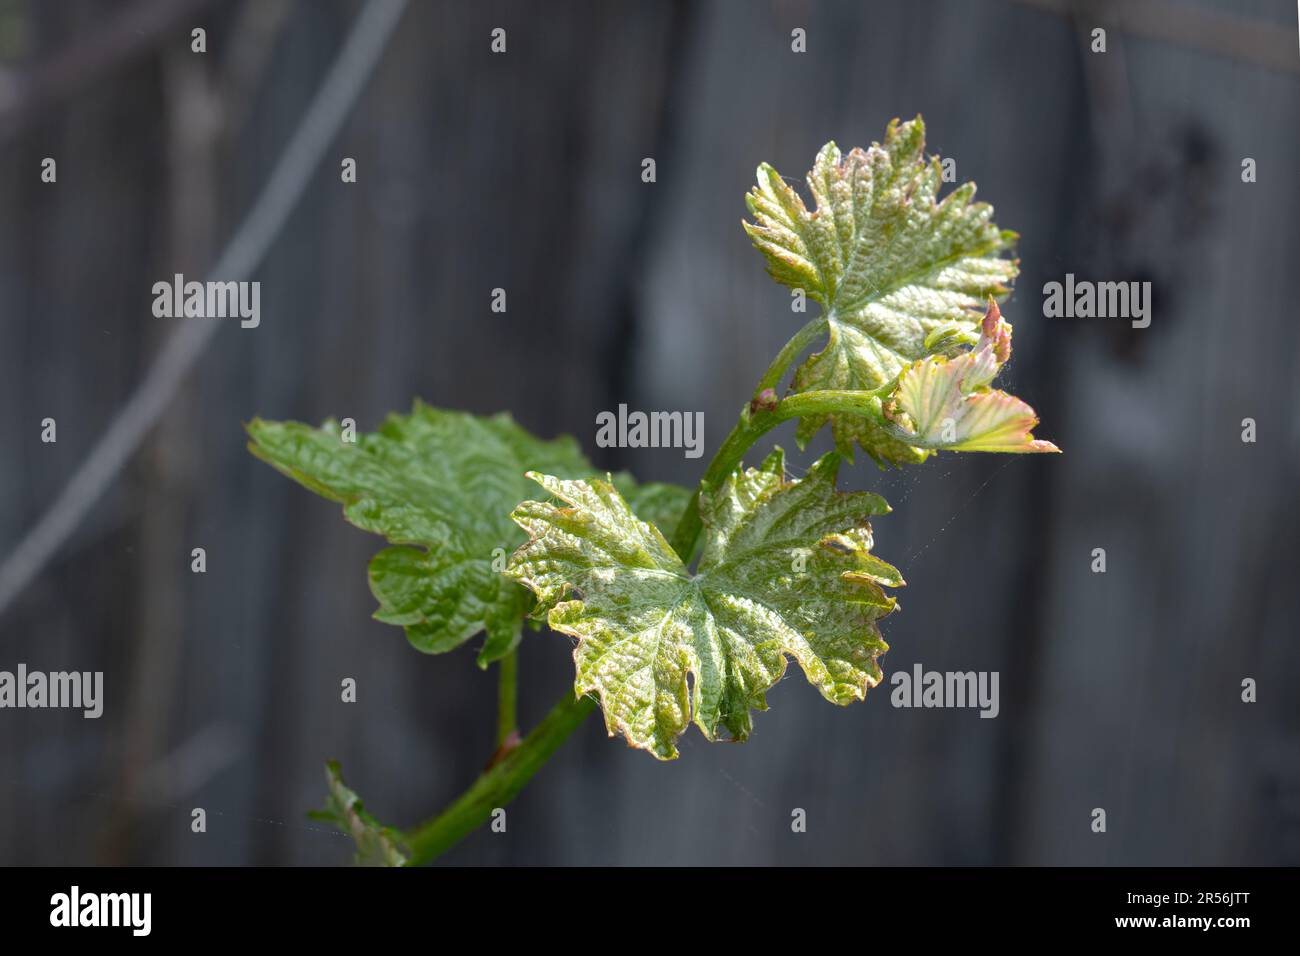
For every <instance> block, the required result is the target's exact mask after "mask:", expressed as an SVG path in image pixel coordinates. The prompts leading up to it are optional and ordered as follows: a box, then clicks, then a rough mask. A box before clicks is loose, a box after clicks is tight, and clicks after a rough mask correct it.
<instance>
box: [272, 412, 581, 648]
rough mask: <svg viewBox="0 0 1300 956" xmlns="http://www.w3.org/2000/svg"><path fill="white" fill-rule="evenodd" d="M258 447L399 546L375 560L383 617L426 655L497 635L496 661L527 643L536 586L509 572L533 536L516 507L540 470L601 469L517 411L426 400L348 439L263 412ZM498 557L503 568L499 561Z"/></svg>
mask: <svg viewBox="0 0 1300 956" xmlns="http://www.w3.org/2000/svg"><path fill="white" fill-rule="evenodd" d="M248 433H249V435H250V436H251V438H252V442H251V443H250V444H249V448H250V450H251V451H252V452H253V454H255V455H256V456H258V457H259V458H261V459H263V460H264V461H266V462H268V463H269V464H271V465H272V466H273V467H275V468H276V469H278V470H279V471H281V472H283V473H284V474H286V475H288V476H289V477H290V478H293V479H294V480H295V481H298V482H299V483H301V484H302V485H303V486H305V487H307V488H309V489H311V490H312V491H315V492H316V493H317V494H320V495H323V496H325V497H326V498H329V499H330V500H332V501H338V502H341V503H342V504H343V514H344V516H345V517H346V518H347V520H348V521H350V522H352V523H353V524H355V525H356V526H357V527H359V528H363V529H365V530H366V531H373V532H375V533H376V534H380V535H383V536H384V537H385V538H387V539H388V541H389V542H390V543H391V544H392V545H394V547H389V548H385V549H384V550H382V551H380V552H379V553H378V554H376V555H375V556H374V558H373V559H372V560H371V562H370V589H371V591H372V592H373V594H374V596H375V598H376V600H377V601H378V602H379V609H378V610H377V611H376V612H375V617H376V618H377V619H378V620H380V621H384V622H386V623H388V624H395V625H399V626H401V627H403V628H405V630H406V636H407V638H408V639H409V640H410V642H411V644H412V645H413V646H414V647H415V648H417V649H418V650H421V651H424V652H426V653H430V654H438V653H442V652H445V651H450V650H453V649H454V648H457V647H459V646H460V645H461V644H463V643H465V642H466V641H467V640H469V639H470V638H471V637H473V636H474V635H475V634H478V633H479V632H480V631H484V630H486V632H487V639H486V641H485V642H484V644H483V647H482V649H481V651H480V653H479V657H478V660H479V664H480V666H484V667H486V666H487V665H488V664H489V663H490V662H491V661H494V660H497V659H499V658H501V657H503V656H505V655H506V654H507V653H509V652H510V651H511V650H513V649H514V647H515V645H516V644H517V643H518V641H519V636H520V633H521V625H522V621H523V618H524V615H525V614H526V613H527V612H528V610H529V608H530V607H531V605H532V598H531V596H530V595H529V593H528V591H527V590H526V589H524V588H522V587H520V586H519V585H517V584H515V583H514V582H512V581H510V580H507V579H506V578H504V577H502V576H501V574H500V573H499V572H500V570H501V568H502V567H504V564H505V556H506V555H508V554H509V553H510V552H511V551H513V550H514V548H515V547H516V546H517V545H518V544H519V542H520V541H521V540H523V536H522V535H521V534H520V533H519V529H518V528H516V527H515V526H514V525H513V524H512V523H511V521H510V517H509V516H510V511H511V509H512V508H514V506H515V505H517V504H518V503H519V502H520V501H522V500H524V499H525V498H527V497H528V496H529V495H530V494H531V493H532V489H533V488H534V485H533V484H532V483H531V482H529V481H528V480H527V479H526V478H525V477H524V473H525V472H526V471H527V470H529V469H540V470H544V471H548V472H554V473H555V474H561V475H566V476H570V477H580V476H585V475H589V474H590V473H591V466H590V465H589V464H588V463H587V461H586V459H585V458H584V457H583V455H582V452H581V451H580V450H579V448H578V445H577V443H576V442H575V441H574V440H573V439H572V438H569V437H567V436H566V437H563V438H558V439H556V440H554V441H541V440H539V439H537V438H534V437H533V436H532V435H530V434H529V433H528V432H526V431H525V430H524V429H522V428H520V427H519V426H518V425H516V424H515V423H514V421H513V420H512V419H511V418H510V416H509V415H506V414H500V415H495V416H492V417H490V418H485V417H480V416H475V415H470V414H467V413H464V412H451V411H443V410H440V409H436V408H431V407H429V406H427V405H424V404H421V403H418V402H417V403H416V405H415V408H414V410H413V411H412V412H411V414H409V415H390V416H389V417H388V419H387V420H386V421H385V422H384V423H383V425H382V426H381V427H380V429H379V430H378V431H377V432H373V433H368V434H358V435H357V436H356V441H355V443H349V442H345V441H343V440H342V435H341V431H340V428H339V425H338V423H337V422H334V421H329V422H326V423H325V424H324V425H323V426H321V427H320V428H312V427H311V426H309V425H304V424H301V423H299V422H268V421H263V420H261V419H255V420H254V421H252V422H251V423H250V424H249V425H248ZM494 562H495V566H494Z"/></svg>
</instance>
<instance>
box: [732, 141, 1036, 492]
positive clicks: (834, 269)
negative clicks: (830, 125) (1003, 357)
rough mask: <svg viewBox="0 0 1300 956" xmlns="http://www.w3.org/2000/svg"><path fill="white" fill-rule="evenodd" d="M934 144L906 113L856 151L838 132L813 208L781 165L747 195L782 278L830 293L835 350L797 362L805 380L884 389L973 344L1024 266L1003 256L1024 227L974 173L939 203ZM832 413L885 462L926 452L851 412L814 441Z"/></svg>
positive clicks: (811, 426) (841, 435)
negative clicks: (839, 142)
mask: <svg viewBox="0 0 1300 956" xmlns="http://www.w3.org/2000/svg"><path fill="white" fill-rule="evenodd" d="M924 151H925V125H924V123H923V122H922V120H921V118H920V117H919V116H918V117H917V118H916V119H914V120H911V121H910V122H907V123H903V124H901V125H900V124H899V122H898V121H897V120H894V121H893V122H891V123H890V125H889V128H888V130H887V131H886V134H885V141H884V143H883V144H880V143H877V144H873V145H872V146H871V147H870V148H869V149H866V150H862V149H854V150H852V151H851V152H850V153H849V154H848V155H847V156H843V155H841V153H840V151H839V149H838V147H836V145H835V144H834V143H827V144H826V145H825V146H823V147H822V149H821V151H820V152H819V153H818V154H817V159H816V161H815V163H814V164H813V169H812V171H811V172H810V173H809V174H808V186H809V188H810V189H811V191H812V196H813V199H814V200H815V202H816V209H815V210H813V211H809V210H808V209H807V207H805V205H804V202H803V199H802V198H800V196H799V194H798V193H797V192H795V191H794V190H793V189H792V188H790V186H788V185H787V184H786V183H785V181H784V180H783V179H782V178H781V177H780V175H778V174H777V172H776V170H775V169H773V168H772V167H771V166H769V165H767V164H766V163H765V164H763V165H762V166H760V167H759V168H758V185H757V186H756V187H755V188H754V189H752V190H751V191H750V193H749V194H748V196H747V197H746V202H747V204H748V206H749V210H750V212H751V213H752V214H753V216H754V219H755V222H754V223H752V224H751V223H748V222H747V223H744V227H745V231H746V232H747V233H748V234H749V236H750V239H751V240H752V241H753V243H754V246H755V247H756V248H757V249H758V250H759V251H761V252H762V253H763V255H764V256H765V257H766V259H767V268H768V272H769V273H770V274H771V275H772V277H773V278H775V279H776V280H777V281H778V282H781V283H783V284H785V285H787V286H790V287H791V288H796V289H803V290H804V291H805V292H806V294H807V295H808V296H809V297H811V298H813V299H815V300H816V301H818V302H820V303H821V305H822V307H823V309H824V311H825V315H826V321H827V325H828V333H829V338H828V341H827V344H826V347H825V348H824V349H823V350H822V351H820V352H818V353H816V354H814V355H812V356H811V357H810V358H808V360H807V361H806V362H804V364H803V365H802V366H801V367H800V368H799V369H798V370H797V372H796V373H795V377H794V385H793V387H794V390H795V391H797V392H803V391H809V390H814V389H860V390H872V389H877V388H880V387H882V386H884V385H886V384H888V383H889V382H891V381H893V379H894V378H895V377H896V376H897V375H898V374H899V373H900V372H901V371H902V370H903V368H904V367H905V366H907V365H909V364H911V363H912V362H914V361H916V360H918V359H921V358H924V357H925V356H926V355H930V354H933V353H935V352H936V351H940V352H944V353H946V352H947V351H949V350H951V349H952V348H954V347H955V346H956V345H959V344H961V343H962V342H963V341H964V342H965V343H966V344H969V343H970V342H971V341H973V340H974V338H975V335H974V332H975V330H976V329H977V327H978V323H979V317H980V314H981V312H982V310H983V306H984V303H985V302H986V301H987V300H988V298H989V297H990V296H1001V295H1004V294H1005V293H1007V292H1008V291H1010V288H1009V284H1010V283H1011V281H1012V280H1013V279H1014V278H1015V276H1016V273H1017V272H1018V268H1019V267H1018V264H1017V262H1016V261H1015V260H1014V259H1007V258H1003V257H1002V255H1001V253H1003V252H1004V251H1006V250H1008V249H1010V247H1011V246H1012V244H1013V243H1014V241H1015V239H1016V238H1017V237H1016V235H1015V233H1013V232H1009V231H1004V230H1000V229H998V227H997V226H996V225H994V224H993V221H992V217H993V208H992V207H991V206H989V205H988V204H987V203H982V202H975V201H974V196H975V184H974V183H970V182H967V183H964V184H962V185H961V186H958V187H957V188H956V189H955V190H953V191H952V192H951V193H950V194H949V195H948V196H946V197H945V198H944V199H943V200H942V201H936V199H937V196H938V193H939V191H940V187H941V185H942V179H943V171H942V167H941V165H940V162H939V159H938V157H931V158H930V159H929V160H928V161H927V160H926V159H925V154H924ZM828 418H831V419H832V421H831V428H832V432H833V434H834V437H835V443H836V446H837V447H838V449H839V450H840V451H841V452H842V453H844V454H845V455H847V456H850V457H851V456H852V453H853V446H854V443H857V444H858V445H860V446H861V447H862V448H863V449H864V450H865V451H866V452H867V453H868V454H869V455H871V457H872V458H874V459H875V460H876V461H877V463H880V464H882V466H883V463H885V462H894V463H898V464H901V463H907V462H917V461H921V460H924V458H925V457H926V455H927V451H926V450H925V449H919V448H914V447H911V446H909V445H907V444H906V443H904V442H902V441H899V440H898V439H897V438H896V437H895V436H893V435H890V434H889V433H888V431H887V430H886V429H884V428H883V427H881V426H880V425H879V424H878V423H877V422H875V421H874V420H872V419H870V418H866V417H859V416H851V415H844V416H825V415H822V416H810V417H808V418H805V419H802V420H801V421H800V423H799V426H798V430H797V432H796V437H797V439H798V441H799V444H800V446H801V447H802V446H804V445H806V444H807V443H808V441H810V440H811V439H812V437H813V436H814V435H815V434H816V433H817V432H818V431H819V430H820V429H821V427H822V426H823V425H824V424H825V423H826V421H827V420H828Z"/></svg>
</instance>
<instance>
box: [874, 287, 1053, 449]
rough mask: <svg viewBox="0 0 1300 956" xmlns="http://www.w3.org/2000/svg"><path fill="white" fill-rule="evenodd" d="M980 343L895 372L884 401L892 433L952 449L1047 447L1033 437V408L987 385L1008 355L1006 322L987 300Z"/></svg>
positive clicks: (917, 442)
mask: <svg viewBox="0 0 1300 956" xmlns="http://www.w3.org/2000/svg"><path fill="white" fill-rule="evenodd" d="M981 328H982V334H981V336H980V340H979V344H978V345H976V347H975V348H974V349H973V350H972V351H969V352H965V353H963V354H961V355H958V356H956V357H955V358H951V359H947V358H941V357H938V356H931V357H929V358H923V359H921V360H920V361H918V362H916V363H914V364H913V365H910V366H909V367H908V368H906V369H905V370H904V371H903V374H902V375H900V376H899V379H898V386H897V388H896V389H895V391H894V393H893V395H892V396H891V397H890V399H889V400H888V401H886V402H885V404H884V412H885V416H886V417H887V418H888V419H890V420H892V421H893V422H894V427H893V428H892V429H891V431H892V432H893V434H894V435H895V436H896V437H898V438H899V439H900V440H901V441H904V442H906V443H907V444H909V445H915V446H919V447H922V448H947V449H951V450H953V451H995V452H1052V451H1060V449H1059V448H1057V447H1056V446H1055V445H1053V444H1052V443H1051V442H1049V441H1041V440H1038V439H1035V438H1034V436H1033V435H1031V434H1030V430H1031V429H1032V428H1033V427H1034V426H1035V425H1037V424H1038V418H1037V416H1036V415H1035V414H1034V410H1033V409H1032V408H1030V407H1029V406H1028V405H1026V404H1025V403H1024V402H1022V401H1021V400H1020V399H1018V398H1016V397H1015V396H1014V395H1008V394H1007V393H1006V392H999V391H996V390H994V389H990V388H989V387H988V384H989V382H991V381H993V378H994V377H995V376H996V375H997V373H998V370H999V369H1000V368H1001V367H1002V366H1003V364H1005V363H1006V361H1007V360H1008V359H1009V358H1010V357H1011V324H1010V323H1009V322H1007V321H1005V320H1004V319H1003V318H1002V313H1001V312H1000V311H999V309H998V305H997V303H996V302H993V301H992V300H990V301H989V307H988V312H987V313H985V316H984V321H983V323H982V325H981Z"/></svg>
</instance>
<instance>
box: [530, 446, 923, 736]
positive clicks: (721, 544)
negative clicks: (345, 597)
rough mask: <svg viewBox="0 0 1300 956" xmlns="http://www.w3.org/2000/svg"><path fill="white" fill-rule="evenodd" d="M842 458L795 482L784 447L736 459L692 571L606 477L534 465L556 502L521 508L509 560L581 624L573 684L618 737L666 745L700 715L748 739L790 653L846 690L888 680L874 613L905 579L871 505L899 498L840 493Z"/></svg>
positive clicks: (711, 506) (825, 682)
mask: <svg viewBox="0 0 1300 956" xmlns="http://www.w3.org/2000/svg"><path fill="white" fill-rule="evenodd" d="M838 467H839V456H838V455H837V454H835V453H831V454H829V455H827V456H824V457H823V458H822V459H821V460H819V461H818V462H817V463H816V464H815V465H814V466H813V468H812V469H811V470H810V471H809V473H808V475H807V476H806V477H805V478H803V479H800V480H791V479H788V478H787V477H786V475H785V468H784V458H783V455H782V453H781V451H780V449H777V451H775V452H774V453H773V454H772V455H771V456H769V457H768V458H767V460H766V461H764V462H763V464H762V466H761V467H759V468H750V469H745V470H739V469H738V470H737V471H736V472H735V473H733V474H732V475H731V476H730V477H729V478H728V479H727V481H726V482H724V483H723V485H722V486H721V487H720V488H719V489H718V491H717V492H716V493H714V494H712V495H708V496H706V497H705V498H704V499H702V501H701V510H700V513H701V517H702V519H703V522H704V535H705V538H704V548H703V552H702V554H701V557H700V561H699V566H698V569H697V571H696V573H694V574H692V573H691V572H690V570H689V569H688V568H687V567H686V566H685V565H684V564H683V563H682V561H681V560H680V558H678V556H677V554H676V553H675V552H674V551H673V549H672V548H671V547H670V546H669V545H668V542H667V541H666V540H665V539H664V536H663V534H662V533H661V532H660V530H659V529H658V528H657V527H655V526H654V525H652V524H649V523H647V522H646V521H643V520H641V518H640V517H639V516H638V515H637V514H636V513H634V511H633V510H632V508H631V507H629V505H628V503H627V501H626V500H625V499H624V498H623V496H622V495H620V494H619V493H618V491H617V489H615V488H614V487H613V486H612V485H611V484H610V483H608V482H606V481H600V480H592V481H571V480H564V479H561V478H557V477H553V476H550V475H541V474H538V475H534V476H533V477H534V478H535V480H536V481H537V482H538V483H539V484H540V485H541V486H542V487H543V488H545V489H546V490H547V491H548V492H549V493H550V494H551V495H553V496H554V498H556V499H559V502H558V503H557V502H554V501H526V502H524V503H523V504H521V505H520V506H519V507H518V508H517V509H516V510H515V513H514V519H515V521H516V522H518V524H519V526H520V527H521V528H523V529H524V531H526V532H527V533H528V536H529V540H528V542H527V543H526V544H525V545H524V546H523V547H521V548H520V549H519V550H518V551H516V552H515V554H514V555H513V556H512V558H511V560H510V564H509V566H508V567H507V570H506V573H507V574H508V575H510V576H512V577H514V578H516V579H517V580H519V581H521V582H522V583H524V584H526V585H528V586H529V587H530V588H532V589H533V591H534V592H535V593H536V595H537V598H538V601H539V602H540V604H541V606H543V607H545V608H548V609H549V613H548V623H549V624H550V627H551V628H552V630H556V631H560V632H562V633H565V634H569V635H572V636H574V637H576V638H578V645H577V647H576V649H575V651H574V662H575V665H576V670H577V679H576V682H575V690H576V692H577V693H579V694H586V693H593V694H596V695H598V696H599V698H600V701H601V706H602V708H603V710H604V714H605V723H606V727H607V729H608V730H609V732H610V734H611V735H612V734H615V733H617V734H622V735H623V736H624V737H625V738H626V739H627V741H628V743H629V744H631V745H632V746H634V747H639V748H644V749H646V750H649V751H650V752H652V753H653V754H654V755H655V756H656V757H659V758H661V759H671V758H673V757H676V756H677V746H676V743H675V741H676V739H677V738H678V737H679V736H680V735H681V734H682V733H683V732H685V730H686V728H687V726H688V725H689V724H690V723H691V722H694V723H695V725H696V726H697V727H699V729H700V730H701V731H702V732H703V734H704V735H705V737H706V738H708V739H710V740H713V739H716V737H717V735H718V728H719V727H723V728H725V730H726V731H727V732H728V733H729V734H730V736H731V737H733V738H735V739H737V740H744V739H745V738H747V737H748V736H749V733H750V731H751V729H752V714H751V711H752V710H754V709H758V710H764V709H766V692H767V691H768V690H769V689H770V688H771V687H772V686H773V685H774V684H775V683H776V682H777V681H778V680H780V679H781V676H782V675H783V674H784V672H785V669H786V665H787V655H788V656H789V657H793V658H794V659H795V660H796V662H797V663H798V664H799V666H800V667H801V668H802V670H803V673H804V676H805V677H806V678H807V679H808V681H809V682H810V683H811V684H813V686H815V687H816V688H817V689H818V690H819V691H820V692H821V694H822V696H823V697H825V698H826V699H827V700H830V701H832V702H834V703H837V704H847V703H850V702H852V701H855V700H861V699H862V698H863V697H864V696H865V694H866V691H867V689H868V688H870V687H873V686H875V685H876V684H877V683H878V682H879V681H880V668H879V666H878V664H877V663H876V658H877V657H878V656H879V655H880V654H881V653H883V652H884V651H885V650H886V649H887V645H886V644H885V643H884V641H883V640H882V639H881V636H880V631H879V628H878V626H877V624H876V621H877V620H878V619H879V618H881V617H883V616H885V615H886V614H888V613H890V612H891V611H892V610H893V609H894V607H895V600H894V599H893V598H891V597H888V596H886V594H885V592H884V590H883V589H882V585H884V586H889V587H897V586H900V585H901V584H902V583H903V581H902V578H901V576H900V575H899V573H898V571H897V570H896V569H895V568H893V567H891V566H890V565H888V564H886V563H885V562H884V561H882V560H880V559H879V558H877V557H875V556H874V555H872V554H871V553H870V549H871V546H872V539H871V530H870V525H869V524H868V520H867V519H868V518H869V517H870V516H871V515H876V514H882V513H884V512H886V511H888V510H889V506H888V505H887V504H885V502H884V500H883V499H881V498H880V497H879V496H877V495H874V494H869V493H867V492H853V493H844V492H839V491H836V489H835V476H836V472H837V471H838ZM566 596H568V597H570V599H568V600H565V598H566Z"/></svg>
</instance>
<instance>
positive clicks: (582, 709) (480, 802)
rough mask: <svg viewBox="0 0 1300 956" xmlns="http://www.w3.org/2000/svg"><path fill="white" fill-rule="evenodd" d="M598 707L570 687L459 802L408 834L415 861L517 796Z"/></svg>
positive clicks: (434, 853)
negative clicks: (577, 695)
mask: <svg viewBox="0 0 1300 956" xmlns="http://www.w3.org/2000/svg"><path fill="white" fill-rule="evenodd" d="M595 707H596V701H595V699H594V698H591V697H574V695H573V693H572V691H570V692H568V693H566V694H565V696H564V698H563V699H562V700H561V701H560V702H559V703H558V704H556V705H555V707H554V708H552V709H551V712H550V713H549V714H547V715H546V718H545V719H544V720H543V721H542V722H541V723H540V724H538V725H537V727H536V728H534V729H533V732H532V733H530V734H529V735H528V736H527V737H525V738H524V739H523V741H522V742H521V743H520V744H519V746H518V747H516V748H515V749H513V750H511V751H510V752H509V753H507V754H506V755H505V756H504V757H502V758H501V760H500V761H498V762H497V763H496V764H494V765H493V766H491V767H490V768H488V769H487V770H485V771H484V772H483V773H482V774H480V775H479V778H478V779H477V780H475V781H474V783H473V784H472V785H471V786H470V788H469V789H468V790H466V791H465V792H464V793H463V794H461V795H460V797H459V798H458V799H457V800H456V802H455V803H453V804H452V805H451V806H449V807H448V808H447V809H446V810H444V811H443V812H442V813H440V814H439V815H438V816H436V817H434V818H433V819H432V820H429V821H428V822H426V823H422V824H420V825H419V826H417V827H415V828H414V829H412V830H409V831H408V832H407V833H406V834H405V838H404V841H403V842H404V843H405V844H406V849H407V850H408V853H409V857H408V859H409V863H410V865H413V866H419V865H421V864H424V863H428V862H430V861H431V860H433V859H435V858H436V857H438V856H440V855H441V854H442V853H444V852H446V851H447V850H449V849H450V848H451V847H453V846H455V845H456V844H457V843H459V842H460V841H461V839H462V838H464V837H465V836H466V835H467V834H469V833H470V832H471V831H472V830H474V829H476V828H477V827H479V826H481V825H482V824H483V823H484V822H485V821H486V820H487V819H488V818H489V817H491V816H492V811H493V810H494V809H496V808H497V807H504V806H505V805H506V804H507V803H509V802H510V801H511V800H512V799H514V797H515V795H516V794H518V793H519V791H520V790H522V789H523V788H524V786H525V785H526V784H527V783H528V781H529V780H531V779H532V778H533V775H534V774H536V773H537V771H538V770H540V769H541V768H542V765H543V764H545V763H546V761H547V760H549V759H550V758H551V755H552V754H554V753H555V751H556V750H557V749H559V747H560V745H561V744H562V743H564V741H565V740H567V739H568V737H569V734H571V733H573V731H575V730H576V729H577V728H578V725H579V724H581V723H582V722H583V720H585V719H586V717H587V715H588V714H590V713H591V712H592V711H593V710H594V709H595Z"/></svg>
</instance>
